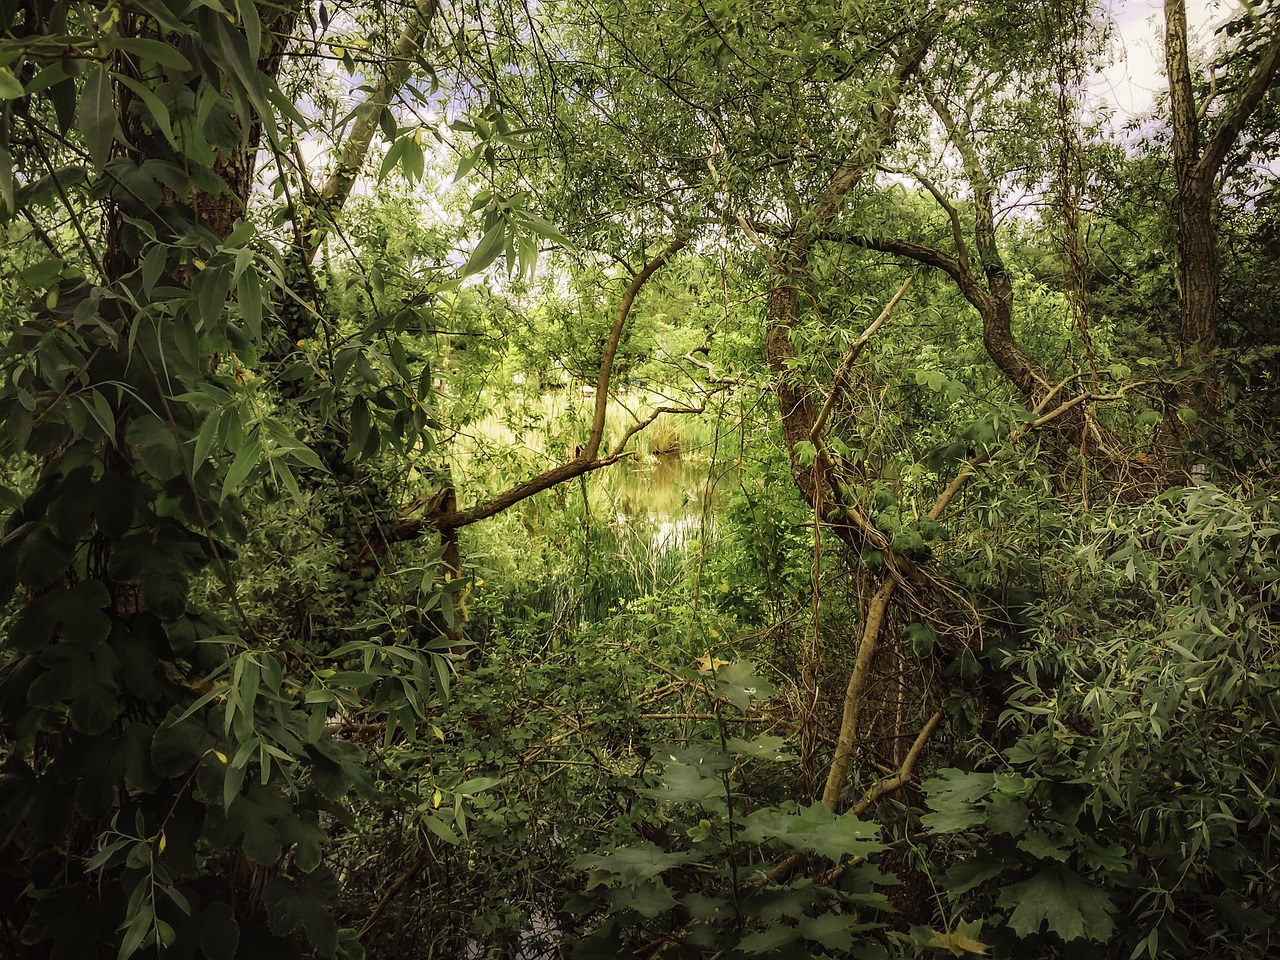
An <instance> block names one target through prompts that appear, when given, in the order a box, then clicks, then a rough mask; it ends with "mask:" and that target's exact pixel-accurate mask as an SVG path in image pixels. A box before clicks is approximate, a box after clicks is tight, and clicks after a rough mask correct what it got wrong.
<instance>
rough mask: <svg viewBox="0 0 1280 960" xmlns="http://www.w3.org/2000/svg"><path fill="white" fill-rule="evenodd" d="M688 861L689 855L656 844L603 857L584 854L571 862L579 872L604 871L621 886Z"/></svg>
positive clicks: (691, 855)
mask: <svg viewBox="0 0 1280 960" xmlns="http://www.w3.org/2000/svg"><path fill="white" fill-rule="evenodd" d="M692 859H694V855H693V854H692V853H688V852H685V851H679V850H677V851H673V852H670V853H669V852H667V851H666V850H663V849H662V848H661V847H659V846H657V845H656V844H653V843H641V844H638V845H636V846H634V847H619V848H618V849H616V850H611V851H609V852H608V853H604V854H596V853H591V854H586V855H584V856H581V857H578V858H577V859H576V860H574V862H573V865H574V866H575V867H576V868H578V869H579V870H591V869H601V870H607V871H609V873H612V874H615V875H616V876H617V877H618V878H619V880H620V881H621V882H622V883H624V884H637V883H641V882H643V881H645V880H648V879H650V878H651V877H656V876H658V875H659V874H661V873H662V872H663V871H664V870H670V869H671V868H672V867H678V866H680V864H682V863H688V862H689V861H690V860H692Z"/></svg>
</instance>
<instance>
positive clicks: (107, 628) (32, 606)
mask: <svg viewBox="0 0 1280 960" xmlns="http://www.w3.org/2000/svg"><path fill="white" fill-rule="evenodd" d="M110 606H111V594H110V593H108V592H107V588H106V587H105V586H103V584H102V583H100V582H99V581H97V580H84V581H81V582H80V583H77V584H76V585H75V586H74V587H71V588H70V589H67V590H54V591H52V592H51V593H46V594H43V595H41V596H39V597H36V598H35V599H34V600H32V601H30V602H29V603H28V604H27V605H26V606H25V607H23V609H22V612H21V613H20V614H19V615H18V619H17V622H15V623H14V624H13V627H12V629H11V630H10V635H9V643H10V645H11V646H12V647H13V648H14V649H16V650H19V651H29V650H36V649H39V648H40V647H41V646H43V645H44V644H46V643H47V642H48V641H49V640H50V639H51V638H52V637H53V636H54V634H55V633H56V632H58V631H59V630H61V632H62V635H63V637H65V638H66V639H68V640H72V641H74V642H76V643H86V644H87V643H95V642H97V641H100V640H105V639H106V638H107V635H108V634H109V633H110V632H111V618H110V617H109V616H107V614H106V612H105V608H107V607H110Z"/></svg>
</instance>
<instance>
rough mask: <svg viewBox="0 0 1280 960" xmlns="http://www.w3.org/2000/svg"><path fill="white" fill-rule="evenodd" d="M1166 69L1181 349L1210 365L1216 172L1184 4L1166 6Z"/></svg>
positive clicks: (1168, 1)
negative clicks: (1204, 150)
mask: <svg viewBox="0 0 1280 960" xmlns="http://www.w3.org/2000/svg"><path fill="white" fill-rule="evenodd" d="M1164 10H1165V65H1166V68H1167V70H1168V76H1169V105H1170V110H1171V112H1172V118H1173V173H1174V177H1175V179H1176V181H1177V190H1178V199H1177V203H1178V262H1177V292H1178V312H1179V314H1180V320H1179V328H1178V343H1179V346H1180V348H1181V352H1182V356H1181V358H1180V359H1181V362H1182V363H1183V364H1184V365H1186V366H1194V365H1197V364H1202V363H1207V362H1208V361H1209V359H1210V357H1211V356H1212V354H1213V347H1214V340H1215V337H1216V333H1217V309H1218V253H1217V246H1216V244H1215V242H1214V224H1213V181H1214V179H1215V177H1216V173H1217V171H1216V169H1215V170H1213V171H1209V172H1208V175H1207V176H1206V171H1203V170H1202V169H1201V164H1200V160H1201V157H1200V121H1199V117H1198V116H1197V114H1196V103H1195V94H1194V91H1193V90H1192V88H1191V66H1190V62H1189V59H1188V54H1187V7H1186V2H1185V0H1165V5H1164Z"/></svg>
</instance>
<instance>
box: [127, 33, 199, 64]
mask: <svg viewBox="0 0 1280 960" xmlns="http://www.w3.org/2000/svg"><path fill="white" fill-rule="evenodd" d="M111 45H112V46H114V47H115V48H116V49H117V50H123V51H125V52H126V53H132V54H134V55H135V56H138V57H141V58H142V59H144V60H150V61H151V62H152V63H156V64H159V65H160V66H162V67H172V68H173V69H174V70H190V69H191V61H190V60H188V59H187V58H186V57H184V56H183V55H182V53H181V52H180V51H179V50H178V49H177V48H176V47H174V46H172V45H170V44H168V43H164V42H162V41H160V40H152V39H150V38H147V37H121V36H115V37H113V38H112V40H111Z"/></svg>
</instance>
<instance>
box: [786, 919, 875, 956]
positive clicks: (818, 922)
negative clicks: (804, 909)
mask: <svg viewBox="0 0 1280 960" xmlns="http://www.w3.org/2000/svg"><path fill="white" fill-rule="evenodd" d="M875 926H877V925H876V924H868V923H865V922H863V921H862V920H860V919H859V918H858V917H857V916H856V915H853V914H843V913H822V914H819V915H818V916H816V917H803V918H801V920H800V922H799V923H798V924H796V930H797V931H798V932H799V934H800V936H802V937H804V938H805V939H806V940H812V941H814V942H815V943H820V944H822V945H823V946H824V947H826V948H827V949H828V950H835V951H837V952H839V953H845V952H848V951H849V950H851V949H852V948H853V935H854V934H855V933H859V932H861V931H863V930H867V929H872V928H874V927H875Z"/></svg>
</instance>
